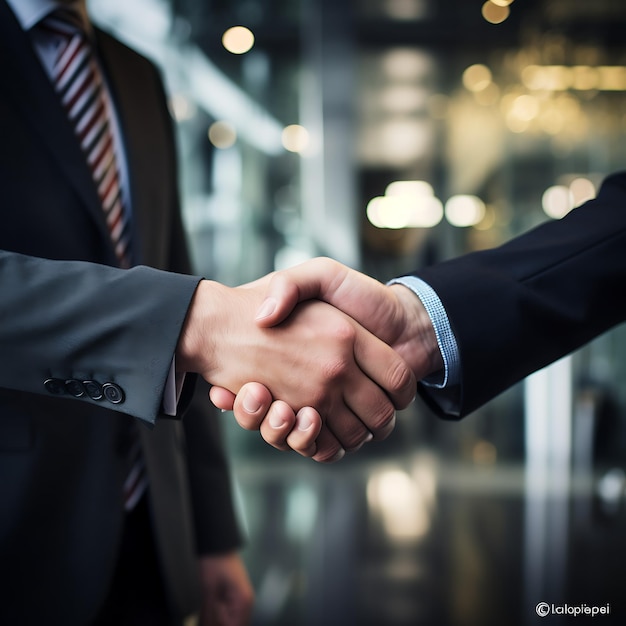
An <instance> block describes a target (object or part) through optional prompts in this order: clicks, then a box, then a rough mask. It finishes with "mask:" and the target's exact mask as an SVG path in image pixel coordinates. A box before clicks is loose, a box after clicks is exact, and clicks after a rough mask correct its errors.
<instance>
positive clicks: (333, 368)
mask: <svg viewBox="0 0 626 626" xmlns="http://www.w3.org/2000/svg"><path fill="white" fill-rule="evenodd" d="M348 369H349V365H348V363H347V361H346V359H344V358H341V357H336V358H333V359H329V360H327V361H325V362H324V363H323V364H322V376H323V377H324V380H326V381H333V380H338V379H341V378H343V376H344V375H345V374H346V373H347V372H348ZM312 406H316V405H315V404H313V405H312Z"/></svg>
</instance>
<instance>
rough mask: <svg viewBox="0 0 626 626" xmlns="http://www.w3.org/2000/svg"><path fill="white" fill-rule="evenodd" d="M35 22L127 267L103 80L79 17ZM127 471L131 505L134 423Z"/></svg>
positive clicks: (137, 463) (138, 488) (140, 490)
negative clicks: (55, 40)
mask: <svg viewBox="0 0 626 626" xmlns="http://www.w3.org/2000/svg"><path fill="white" fill-rule="evenodd" d="M39 27H40V28H41V29H42V30H44V31H46V32H48V33H50V34H53V35H56V36H57V37H60V38H61V39H62V42H63V43H62V45H61V46H60V49H59V53H58V56H57V58H56V61H55V63H54V66H53V70H52V80H53V82H54V87H55V89H56V91H57V93H58V94H59V97H60V98H61V103H62V105H63V108H64V109H65V111H66V113H67V115H68V117H69V119H70V121H71V122H72V124H73V126H74V130H75V132H76V136H77V138H78V141H79V142H80V146H81V148H82V150H83V152H84V154H85V158H86V160H87V164H88V165H89V168H90V170H91V173H92V176H93V180H94V183H95V185H96V188H97V191H98V196H99V197H100V201H101V202H102V208H103V210H104V214H105V218H106V223H107V226H108V229H109V233H110V235H111V240H112V242H113V246H114V248H115V254H116V256H117V259H118V262H119V265H120V267H124V268H127V267H129V266H130V223H129V220H128V215H127V212H126V211H125V210H124V205H123V202H122V195H121V188H120V181H119V174H118V169H117V160H116V157H115V148H114V144H113V134H112V132H111V125H110V120H109V107H108V103H107V97H106V92H105V86H104V79H103V77H102V73H101V71H100V68H99V66H98V62H97V60H96V58H95V55H94V53H93V49H92V46H91V43H90V41H89V38H88V37H87V33H86V29H85V25H84V24H83V21H82V19H81V16H80V15H79V14H78V13H76V12H74V11H72V10H71V9H69V10H66V9H60V10H58V11H55V12H53V13H51V14H50V15H49V16H48V17H46V18H45V19H44V20H43V21H42V22H40V24H39ZM128 449H129V450H128V457H127V458H128V463H129V468H130V470H129V472H128V474H127V477H126V481H125V482H124V506H125V508H126V510H127V511H130V510H132V509H133V508H134V507H135V505H136V504H137V502H139V500H140V498H141V496H142V495H143V494H144V492H145V491H146V488H147V486H148V476H147V472H146V466H145V460H144V456H143V453H142V449H141V442H140V440H139V432H138V430H137V425H136V424H134V423H131V424H130V425H129V445H128Z"/></svg>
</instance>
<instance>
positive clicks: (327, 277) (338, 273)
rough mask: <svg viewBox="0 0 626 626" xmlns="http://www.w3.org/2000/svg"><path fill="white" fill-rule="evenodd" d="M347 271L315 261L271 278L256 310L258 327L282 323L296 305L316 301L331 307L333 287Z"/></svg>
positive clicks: (318, 259)
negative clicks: (315, 299)
mask: <svg viewBox="0 0 626 626" xmlns="http://www.w3.org/2000/svg"><path fill="white" fill-rule="evenodd" d="M346 272H347V268H345V267H343V266H342V265H341V264H340V263H338V262H336V261H333V260H331V259H327V258H321V257H320V258H317V259H312V260H310V261H306V262H305V263H301V264H300V265H297V266H295V267H292V268H290V269H287V270H282V271H280V272H275V273H274V274H272V276H271V277H270V280H269V285H268V288H267V295H266V297H265V300H264V301H263V303H262V304H261V306H260V307H259V309H258V310H257V314H256V316H255V321H256V323H257V325H258V326H261V327H263V328H269V327H270V326H275V325H276V324H279V323H280V322H282V321H284V320H285V319H286V318H287V317H288V316H289V315H290V313H291V312H292V311H293V309H294V308H295V307H296V305H297V304H298V303H299V302H303V301H304V300H311V299H313V298H317V299H319V300H325V301H326V302H329V303H330V304H334V303H333V295H334V290H335V288H336V287H335V283H336V282H337V281H336V279H337V278H338V277H340V278H341V277H343V276H344V275H345V274H346Z"/></svg>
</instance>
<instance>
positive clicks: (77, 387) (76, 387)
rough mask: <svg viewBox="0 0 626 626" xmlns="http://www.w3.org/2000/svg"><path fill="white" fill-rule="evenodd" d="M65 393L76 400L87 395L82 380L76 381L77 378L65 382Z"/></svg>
mask: <svg viewBox="0 0 626 626" xmlns="http://www.w3.org/2000/svg"><path fill="white" fill-rule="evenodd" d="M65 391H67V393H69V394H70V396H74V397H75V398H80V397H81V396H84V395H85V388H84V387H83V383H81V382H80V380H76V379H75V378H70V379H69V380H66V381H65Z"/></svg>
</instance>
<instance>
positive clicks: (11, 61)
mask: <svg viewBox="0 0 626 626" xmlns="http://www.w3.org/2000/svg"><path fill="white" fill-rule="evenodd" d="M0 73H1V74H2V76H3V80H2V81H0V95H1V97H3V98H5V99H7V100H9V101H12V102H13V104H14V108H15V110H16V113H17V114H18V115H22V116H23V117H25V118H26V120H27V122H28V124H29V126H30V127H31V128H32V129H33V131H34V132H35V134H36V135H37V136H39V138H40V140H41V143H42V146H43V147H44V149H46V150H47V151H48V152H49V153H50V154H51V157H52V158H53V159H54V160H55V162H56V163H57V165H58V167H59V168H60V170H61V172H62V174H63V175H64V176H65V177H66V178H67V180H68V182H69V184H70V185H72V186H73V187H74V189H75V190H76V192H77V194H78V196H79V197H80V198H81V200H82V202H83V204H84V205H85V207H86V210H87V211H89V213H90V214H91V215H92V217H93V219H94V221H95V222H96V223H97V225H98V227H99V228H100V229H101V231H102V233H103V235H104V236H105V237H107V238H109V234H108V230H107V227H106V223H105V220H104V213H103V211H102V208H101V204H100V200H99V198H98V194H97V190H96V188H95V185H94V183H93V179H92V177H91V172H90V171H89V168H88V166H87V163H86V161H85V157H84V155H83V153H82V151H81V149H80V145H79V144H78V141H77V140H76V137H75V134H74V130H73V128H72V126H71V124H70V122H69V120H68V119H67V116H66V114H65V112H64V111H63V108H62V107H61V104H60V102H59V99H58V97H57V95H56V93H55V91H54V88H53V86H52V84H51V82H50V80H49V78H48V77H47V76H46V73H45V71H44V69H43V68H42V67H41V63H40V62H39V59H38V58H37V56H36V54H35V52H34V50H33V47H32V45H31V43H30V40H29V38H28V35H27V34H26V33H24V31H23V30H22V29H21V27H20V25H19V24H18V22H17V21H16V19H15V17H14V15H13V13H12V12H11V10H10V9H9V8H8V6H7V5H6V3H4V2H0Z"/></svg>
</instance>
